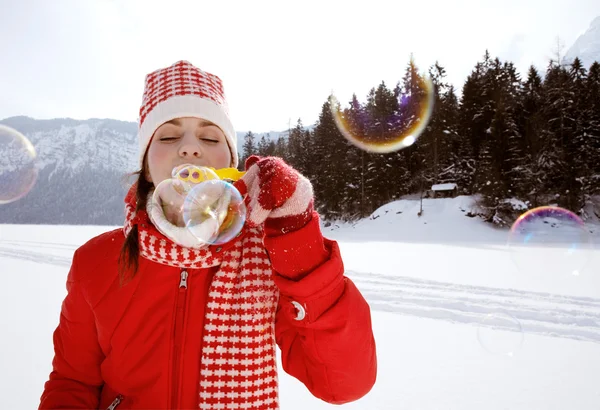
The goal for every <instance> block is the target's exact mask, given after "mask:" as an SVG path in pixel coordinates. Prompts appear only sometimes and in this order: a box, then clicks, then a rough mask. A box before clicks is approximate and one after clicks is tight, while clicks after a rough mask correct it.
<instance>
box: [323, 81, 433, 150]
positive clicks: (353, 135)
mask: <svg viewBox="0 0 600 410" xmlns="http://www.w3.org/2000/svg"><path fill="white" fill-rule="evenodd" d="M415 83H416V90H414V91H413V92H412V93H411V94H410V95H406V94H401V95H399V96H397V97H396V98H397V104H395V105H396V107H395V110H394V111H393V112H389V113H386V114H382V115H383V117H382V116H381V115H379V117H378V115H375V114H373V113H369V112H368V110H366V109H364V108H358V107H352V106H351V107H349V108H345V109H342V107H341V105H340V103H339V101H338V100H337V98H336V97H335V96H334V95H333V94H332V95H331V97H330V99H329V105H330V108H331V113H332V115H333V118H334V120H335V123H336V125H337V128H338V129H339V131H340V133H341V134H342V135H343V136H344V137H345V138H346V139H347V140H348V141H349V142H350V143H352V144H354V145H355V146H357V147H358V148H360V149H362V150H364V151H368V152H374V153H390V152H394V151H398V150H401V149H403V148H406V147H409V146H411V145H413V144H414V143H415V142H416V141H417V140H418V139H419V137H420V135H421V134H422V132H423V131H424V130H425V127H426V126H427V124H428V123H429V120H430V118H431V114H432V112H433V103H434V95H435V91H434V86H433V82H432V81H431V79H430V78H429V76H427V75H419V76H417V78H416V79H415Z"/></svg>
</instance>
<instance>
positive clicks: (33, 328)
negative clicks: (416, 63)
mask: <svg viewBox="0 0 600 410" xmlns="http://www.w3.org/2000/svg"><path fill="white" fill-rule="evenodd" d="M469 208H470V199H469V198H466V197H459V198H455V199H437V200H426V201H425V202H424V207H423V209H424V212H423V215H422V216H421V217H417V212H418V210H419V203H418V201H410V200H403V201H398V202H394V203H391V204H388V205H386V206H384V207H383V208H381V209H380V210H378V211H377V212H376V213H375V214H374V217H373V218H371V219H366V220H363V221H360V222H359V223H356V224H335V223H334V224H332V225H331V226H328V227H324V228H323V230H324V233H325V234H326V236H328V237H330V238H332V239H336V240H337V241H338V242H339V243H340V246H341V249H342V253H343V257H344V261H345V266H346V271H347V275H348V276H349V277H350V278H352V279H353V280H354V281H355V283H356V284H357V285H358V287H359V288H360V289H361V291H362V292H363V294H364V295H365V297H366V298H367V300H368V301H369V303H370V305H371V308H372V313H373V325H374V331H375V337H376V342H377V349H378V358H379V372H378V380H377V383H376V385H375V387H374V388H373V390H372V391H371V392H370V393H369V394H368V395H367V396H366V397H364V398H363V399H361V400H359V401H357V402H355V403H351V404H348V405H345V406H344V407H343V408H347V409H369V410H371V409H394V410H396V409H411V410H412V409H424V410H433V409H444V410H447V409H466V410H475V409H477V410H479V409H511V410H512V409H523V410H525V409H527V410H532V409H543V410H548V409H600V384H599V383H598V380H599V379H600V255H598V251H596V250H588V251H584V250H578V251H577V252H578V253H577V256H578V260H579V261H581V260H582V259H585V260H586V262H587V265H586V267H585V268H584V269H582V270H580V271H578V275H573V274H572V272H565V271H564V270H563V269H557V268H556V266H557V265H556V263H555V262H556V261H557V260H559V259H560V258H561V256H560V255H561V253H560V252H561V251H562V250H563V249H562V246H556V245H554V246H553V247H549V248H546V249H542V250H535V249H532V251H531V257H530V260H529V261H527V262H528V263H527V267H528V268H527V270H524V269H519V268H518V267H517V266H515V264H514V263H513V259H512V258H511V252H512V250H511V249H510V248H509V247H507V245H506V241H507V235H508V232H507V231H505V230H497V229H494V228H492V227H490V226H489V225H486V224H484V223H483V222H481V221H479V220H477V219H475V218H467V217H466V216H465V213H466V212H468V210H469ZM108 229H112V227H84V226H79V227H76V226H26V225H21V226H18V225H0V274H1V276H0V278H1V280H2V286H1V287H0V329H2V337H1V338H0V408H1V409H32V408H35V407H36V406H37V404H38V401H39V396H40V394H41V390H42V386H43V383H44V381H45V380H46V378H47V376H48V373H49V371H50V364H51V360H52V354H53V352H52V332H53V330H54V328H55V326H56V324H57V322H58V315H59V310H60V303H61V301H62V299H63V298H64V296H65V294H66V292H65V278H66V275H67V272H68V269H69V266H70V261H71V256H72V254H73V251H74V250H75V249H76V248H77V247H78V246H79V245H81V244H83V243H84V242H85V241H87V240H88V239H89V238H91V237H92V236H95V235H97V234H99V233H101V232H104V231H106V230H108ZM557 229H560V228H557ZM589 230H590V231H591V233H590V235H591V238H592V240H593V242H594V243H598V242H600V241H599V240H598V238H599V236H598V233H597V231H598V230H599V229H598V227H597V226H590V227H589ZM555 232H560V231H555ZM564 246H565V247H567V246H568V244H565V245H564ZM524 252H528V249H525V250H524ZM524 255H525V258H527V253H525V254H523V253H521V254H520V257H521V258H522V257H523V256H524ZM557 255H558V256H557ZM557 258H558V259H557ZM280 380H281V405H282V409H289V410H296V409H298V410H299V409H303V410H304V409H306V408H311V409H312V410H320V409H333V408H337V406H332V405H329V404H326V403H323V402H321V401H319V400H317V399H315V398H314V397H312V396H311V395H310V393H308V392H307V390H306V389H305V387H304V386H303V385H301V384H300V383H299V382H297V381H296V380H295V379H293V378H291V377H289V376H287V375H286V374H285V373H283V371H281V376H280Z"/></svg>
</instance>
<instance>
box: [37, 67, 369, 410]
mask: <svg viewBox="0 0 600 410" xmlns="http://www.w3.org/2000/svg"><path fill="white" fill-rule="evenodd" d="M139 142H140V154H141V155H140V166H141V169H140V171H139V172H138V173H137V174H138V179H137V182H136V183H135V184H134V185H133V186H132V188H131V190H130V191H129V193H128V195H127V197H126V198H125V203H126V205H125V209H126V219H125V223H124V227H123V228H122V229H117V230H114V231H111V232H107V233H104V234H102V235H100V236H98V237H96V238H93V239H91V240H90V241H89V242H87V243H86V244H84V245H83V246H81V247H80V248H79V249H78V250H77V251H76V252H75V254H74V256H73V263H72V266H71V270H70V272H69V275H68V278H67V290H68V294H67V296H66V298H65V300H64V302H63V304H62V309H61V316H60V323H59V325H58V327H57V329H56V331H55V332H54V350H55V357H54V360H53V362H52V366H53V370H52V372H51V374H50V377H49V380H48V381H47V382H46V384H45V388H44V391H43V394H42V397H41V404H40V406H39V408H40V409H58V408H63V409H66V408H69V409H75V408H78V409H98V408H100V409H113V410H114V409H118V410H121V409H180V408H185V409H191V408H201V409H278V408H279V399H278V383H277V362H276V345H278V346H279V348H280V350H281V359H282V364H283V369H284V370H285V371H286V372H287V373H289V374H290V375H292V376H294V377H296V378H297V379H298V380H300V381H301V382H302V383H304V384H305V385H306V387H307V388H308V389H309V390H310V392H311V393H312V394H313V395H314V396H316V397H318V398H320V399H322V400H325V401H327V402H330V403H335V404H341V403H347V402H349V401H353V400H357V399H358V398H360V397H362V396H364V395H365V394H366V393H367V392H368V391H369V390H370V389H371V388H372V386H373V384H374V383H375V378H376V368H377V366H376V354H375V342H374V339H373V333H372V329H371V318H370V311H369V306H368V305H367V303H366V302H365V300H364V298H363V297H362V295H361V294H360V293H359V291H358V289H357V288H356V287H355V285H354V284H353V283H352V281H350V279H348V278H346V277H345V276H344V268H343V264H342V259H341V256H340V251H339V248H338V245H337V244H336V242H334V241H331V240H327V239H325V238H323V236H322V234H321V231H320V228H319V216H318V214H317V213H316V212H315V211H314V210H313V194H312V186H311V184H310V182H309V181H308V180H307V179H306V178H305V177H303V176H302V175H300V174H299V173H298V172H297V171H295V170H294V169H293V168H291V167H290V166H289V165H287V164H286V163H284V162H283V161H282V160H281V159H279V158H274V157H267V158H258V157H251V158H249V159H248V161H247V162H246V171H247V172H246V174H245V175H244V176H243V177H242V179H240V180H239V181H238V182H236V187H237V188H238V189H239V190H240V192H242V193H243V194H244V195H245V197H246V204H247V210H248V213H247V219H246V223H245V225H244V228H243V230H242V231H241V232H240V234H239V235H238V236H236V237H235V238H233V239H232V240H231V241H229V242H228V243H225V244H221V245H203V246H198V245H194V244H193V243H190V241H189V232H188V230H187V229H186V228H185V227H182V226H181V223H178V222H180V221H178V220H177V215H175V214H176V213H174V212H170V211H169V209H162V208H161V207H153V206H150V204H151V201H150V199H151V198H152V193H153V190H154V188H155V187H156V186H158V184H159V183H160V182H162V181H164V180H165V179H168V178H171V172H172V170H173V169H174V168H175V167H177V166H181V165H182V164H192V165H196V166H206V167H213V168H215V169H220V168H227V167H237V165H238V163H237V162H238V159H237V158H238V155H237V149H236V134H235V132H234V129H233V126H232V124H231V121H230V119H229V114H228V110H227V104H226V100H225V95H224V91H223V86H222V83H221V80H220V79H219V78H218V77H217V76H215V75H212V74H210V73H207V72H204V71H202V70H200V69H198V68H196V67H194V66H193V65H191V64H190V63H188V62H187V61H179V62H177V63H175V64H174V65H172V66H170V67H167V68H164V69H160V70H157V71H155V72H153V73H151V74H149V75H147V76H146V82H145V92H144V97H143V102H142V106H141V109H140V119H139ZM167 208H168V207H167Z"/></svg>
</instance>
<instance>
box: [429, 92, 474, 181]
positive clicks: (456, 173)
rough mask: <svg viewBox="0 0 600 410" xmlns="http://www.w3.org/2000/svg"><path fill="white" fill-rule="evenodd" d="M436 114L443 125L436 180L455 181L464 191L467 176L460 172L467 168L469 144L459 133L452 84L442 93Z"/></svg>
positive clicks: (457, 114)
mask: <svg viewBox="0 0 600 410" xmlns="http://www.w3.org/2000/svg"><path fill="white" fill-rule="evenodd" d="M437 116H438V117H439V122H440V123H441V124H442V127H443V130H442V133H443V139H442V141H441V144H440V159H439V166H438V176H437V182H439V183H449V182H452V183H456V184H457V185H458V189H459V190H460V191H461V192H464V189H465V188H466V186H467V185H468V182H467V181H468V176H467V177H465V176H463V174H462V172H463V170H464V169H465V168H467V166H466V165H465V162H466V161H467V158H468V152H469V144H468V141H467V140H466V139H465V138H464V137H463V136H462V135H461V134H460V133H459V126H458V116H459V104H458V98H457V97H456V92H455V91H454V86H452V85H450V86H448V88H447V90H446V91H445V92H444V93H443V94H442V96H441V98H440V102H439V109H438V111H437Z"/></svg>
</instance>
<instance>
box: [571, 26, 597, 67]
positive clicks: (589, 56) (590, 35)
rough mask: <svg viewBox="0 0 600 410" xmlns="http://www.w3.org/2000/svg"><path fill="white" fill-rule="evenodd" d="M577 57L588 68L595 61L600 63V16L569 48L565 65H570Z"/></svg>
mask: <svg viewBox="0 0 600 410" xmlns="http://www.w3.org/2000/svg"><path fill="white" fill-rule="evenodd" d="M576 57H579V59H580V60H581V61H582V63H583V66H584V67H586V68H589V67H590V65H592V63H593V62H594V61H600V16H598V17H596V18H595V19H594V20H593V21H592V23H591V24H590V27H589V28H588V30H587V31H586V32H585V33H583V34H582V35H581V36H579V38H578V39H577V40H576V41H575V43H574V44H573V45H572V46H571V48H569V50H568V51H567V53H566V54H565V58H564V59H563V63H565V64H570V63H572V62H573V60H575V58H576Z"/></svg>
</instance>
